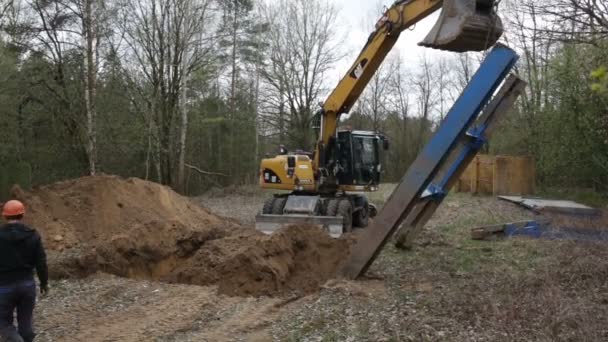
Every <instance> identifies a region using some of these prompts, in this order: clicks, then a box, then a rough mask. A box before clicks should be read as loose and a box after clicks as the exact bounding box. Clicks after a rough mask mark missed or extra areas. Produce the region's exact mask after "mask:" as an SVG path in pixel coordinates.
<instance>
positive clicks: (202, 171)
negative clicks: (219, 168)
mask: <svg viewBox="0 0 608 342" xmlns="http://www.w3.org/2000/svg"><path fill="white" fill-rule="evenodd" d="M184 165H185V166H186V167H187V168H189V169H191V170H194V171H196V172H198V173H200V174H203V175H210V176H221V177H229V176H228V175H226V174H223V173H217V172H209V171H205V170H201V169H200V168H198V167H196V166H194V165H190V164H184Z"/></svg>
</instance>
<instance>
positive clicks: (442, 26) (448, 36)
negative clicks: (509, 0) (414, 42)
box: [418, 0, 503, 52]
mask: <svg viewBox="0 0 608 342" xmlns="http://www.w3.org/2000/svg"><path fill="white" fill-rule="evenodd" d="M502 33H503V27H502V21H501V20H500V18H499V17H498V16H497V15H496V13H494V10H493V1H487V0H486V1H480V0H477V1H476V0H444V2H443V10H442V12H441V15H440V17H439V20H438V21H437V23H436V24H435V26H434V27H433V29H432V30H431V32H429V34H428V35H427V37H426V38H425V39H424V40H423V41H422V42H420V43H419V44H418V45H421V46H425V47H430V48H434V49H439V50H447V51H455V52H465V51H483V50H487V49H488V48H490V47H492V46H493V45H494V44H495V43H496V42H497V41H498V39H499V38H500V37H501V36H502Z"/></svg>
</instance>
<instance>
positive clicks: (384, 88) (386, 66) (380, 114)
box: [358, 54, 399, 131]
mask: <svg viewBox="0 0 608 342" xmlns="http://www.w3.org/2000/svg"><path fill="white" fill-rule="evenodd" d="M398 58H399V56H398V55H397V54H392V55H390V56H389V57H388V59H387V60H386V61H385V62H384V63H383V64H382V65H381V66H380V67H379V68H378V71H376V73H375V74H374V76H373V77H372V79H371V80H370V82H369V84H368V85H367V87H366V88H365V91H364V92H363V94H362V95H361V98H360V99H359V106H358V109H359V112H360V113H361V114H362V115H366V116H368V117H369V118H370V119H371V121H372V129H373V130H375V131H378V130H380V123H381V122H382V121H383V120H384V118H385V117H386V114H387V112H388V110H389V109H388V108H387V104H388V102H389V98H390V97H391V96H392V94H391V90H392V89H391V83H393V81H392V79H393V78H394V77H395V75H396V74H397V69H398V67H399V63H398Z"/></svg>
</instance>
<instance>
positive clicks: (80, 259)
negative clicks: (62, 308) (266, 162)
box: [13, 176, 352, 296]
mask: <svg viewBox="0 0 608 342" xmlns="http://www.w3.org/2000/svg"><path fill="white" fill-rule="evenodd" d="M13 195H14V197H15V198H18V199H21V200H23V201H24V202H25V203H26V205H27V207H28V215H27V223H29V224H31V225H32V226H33V227H34V228H36V229H37V230H38V231H39V232H40V233H41V235H42V237H43V241H44V243H45V246H46V248H47V250H48V254H49V267H50V273H51V276H52V277H53V278H73V277H86V276H88V275H90V274H93V273H95V272H98V271H101V272H106V273H111V274H115V275H118V276H123V277H129V278H135V279H147V280H158V281H163V282H171V283H186V284H196V285H217V286H218V290H219V292H220V293H223V294H227V295H235V296H248V295H253V296H260V295H280V294H284V293H288V292H293V291H297V292H301V293H308V292H312V291H315V290H317V289H318V288H319V286H320V285H322V284H323V283H324V282H325V281H326V280H328V279H330V278H331V277H332V276H333V275H334V274H335V271H336V268H337V266H338V263H339V262H340V261H341V260H342V259H343V258H344V256H345V255H346V254H347V253H348V248H349V246H350V245H351V243H352V241H351V240H350V239H349V238H342V239H332V238H330V237H329V236H328V235H326V234H325V233H323V232H322V231H320V230H317V229H314V228H311V227H302V226H300V227H298V226H294V227H290V228H288V229H286V230H284V231H281V232H278V233H275V234H273V235H272V236H266V235H264V234H261V233H259V232H257V231H255V230H254V229H252V228H247V227H242V226H241V225H239V224H238V222H236V221H234V220H231V219H227V218H223V217H219V216H216V215H214V214H212V213H210V212H209V211H207V210H206V209H205V208H203V207H201V206H199V205H198V204H196V203H194V202H193V201H191V200H190V199H188V198H186V197H183V196H180V195H179V194H177V193H175V192H173V191H172V190H171V189H170V188H168V187H164V186H161V185H158V184H156V183H151V182H147V181H143V180H140V179H135V178H131V179H123V178H120V177H116V176H96V177H84V178H80V179H76V180H71V181H66V182H60V183H55V184H52V185H48V186H44V187H40V188H35V189H34V190H33V191H31V192H25V191H23V190H21V189H19V188H18V187H16V188H14V191H13Z"/></svg>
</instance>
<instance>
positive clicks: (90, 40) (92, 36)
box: [82, 0, 99, 176]
mask: <svg viewBox="0 0 608 342" xmlns="http://www.w3.org/2000/svg"><path fill="white" fill-rule="evenodd" d="M98 8H99V4H98V3H97V1H96V0H84V13H83V14H84V15H83V35H82V36H83V38H84V40H85V41H84V47H85V55H84V69H85V76H84V88H85V89H84V99H85V110H86V117H87V125H86V131H87V133H86V136H87V139H86V140H87V145H86V146H87V148H86V150H87V154H88V159H89V174H90V175H91V176H94V175H95V174H96V173H97V127H96V121H97V112H96V106H95V101H96V97H97V96H96V95H97V68H98V59H97V52H98V48H99V43H98V32H97V30H98V27H97V22H96V19H95V16H96V15H97V14H96V13H97V10H98Z"/></svg>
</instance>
